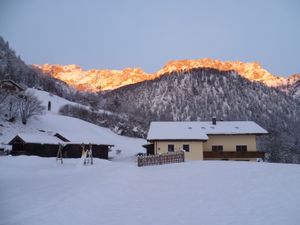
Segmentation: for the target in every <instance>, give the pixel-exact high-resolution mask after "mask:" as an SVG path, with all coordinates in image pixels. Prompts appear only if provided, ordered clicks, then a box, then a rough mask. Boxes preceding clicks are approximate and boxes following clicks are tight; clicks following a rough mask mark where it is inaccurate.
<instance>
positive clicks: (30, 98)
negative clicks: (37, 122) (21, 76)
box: [19, 92, 45, 124]
mask: <svg viewBox="0 0 300 225" xmlns="http://www.w3.org/2000/svg"><path fill="white" fill-rule="evenodd" d="M44 110H45V107H44V106H43V105H42V102H41V101H40V100H39V99H38V98H37V97H36V96H35V95H34V94H33V93H31V92H27V94H26V96H25V97H24V98H23V99H22V100H21V101H20V102H19V112H20V116H21V120H22V123H23V124H26V123H27V120H28V119H29V118H30V117H32V116H34V115H41V114H43V112H44Z"/></svg>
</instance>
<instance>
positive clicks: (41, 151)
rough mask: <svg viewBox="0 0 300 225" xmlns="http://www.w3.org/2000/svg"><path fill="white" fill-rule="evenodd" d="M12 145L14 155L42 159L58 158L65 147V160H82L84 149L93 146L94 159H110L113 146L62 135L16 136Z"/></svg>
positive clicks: (10, 143)
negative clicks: (109, 153)
mask: <svg viewBox="0 0 300 225" xmlns="http://www.w3.org/2000/svg"><path fill="white" fill-rule="evenodd" d="M8 144H9V145H12V150H11V154H12V155H37V156H42V157H56V156H57V152H58V149H59V145H62V146H63V149H62V153H63V156H64V157H65V158H80V157H81V154H82V148H84V149H88V148H89V147H90V145H91V147H92V150H93V157H96V158H101V159H108V151H109V149H110V147H112V146H113V145H110V144H103V143H101V141H100V142H90V141H89V140H84V139H82V140H80V141H72V140H69V139H67V138H65V137H64V136H62V135H61V134H58V133H56V134H54V135H49V134H39V133H36V134H27V133H20V134H18V135H16V136H15V137H14V138H13V139H12V140H11V141H10V142H9V143H8Z"/></svg>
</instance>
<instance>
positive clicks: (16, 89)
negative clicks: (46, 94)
mask: <svg viewBox="0 0 300 225" xmlns="http://www.w3.org/2000/svg"><path fill="white" fill-rule="evenodd" d="M0 88H1V89H3V90H5V91H9V92H12V93H20V92H24V91H25V89H26V88H24V87H22V86H21V85H19V84H17V83H16V82H14V81H12V80H1V81H0Z"/></svg>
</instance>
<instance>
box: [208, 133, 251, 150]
mask: <svg viewBox="0 0 300 225" xmlns="http://www.w3.org/2000/svg"><path fill="white" fill-rule="evenodd" d="M213 145H223V151H224V152H226V151H227V152H228V151H236V145H247V151H249V152H251V151H256V136H255V135H208V140H207V141H206V142H204V144H203V151H211V149H212V146H213Z"/></svg>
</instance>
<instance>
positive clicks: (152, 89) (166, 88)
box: [100, 69, 300, 162]
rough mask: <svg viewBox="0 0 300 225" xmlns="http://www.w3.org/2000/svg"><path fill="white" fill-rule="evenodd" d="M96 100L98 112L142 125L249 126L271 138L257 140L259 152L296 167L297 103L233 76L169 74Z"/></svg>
mask: <svg viewBox="0 0 300 225" xmlns="http://www.w3.org/2000/svg"><path fill="white" fill-rule="evenodd" d="M100 99H101V100H102V101H103V106H102V107H105V108H107V109H108V110H110V111H112V112H122V113H128V114H134V115H136V116H138V117H140V118H144V123H145V124H147V122H150V121H153V120H163V121H164V120H175V121H180V120H183V121H189V120H190V121H196V120H201V121H205V120H211V117H212V116H213V115H216V116H217V118H218V119H223V120H253V121H255V122H257V123H258V124H259V125H261V126H262V127H264V128H266V129H267V130H268V131H269V132H270V135H268V136H267V137H262V138H261V139H260V140H261V142H260V144H261V145H260V149H261V150H264V151H268V152H273V153H274V157H275V154H277V153H276V152H281V153H282V155H281V156H280V157H279V158H281V160H283V161H287V162H288V161H289V162H293V161H298V162H300V161H299V160H300V158H299V153H300V152H299V149H300V143H299V140H300V136H299V135H300V130H299V129H300V114H299V112H300V103H299V100H297V99H294V98H292V97H290V96H288V95H287V94H285V93H283V92H281V91H279V90H277V89H275V88H269V87H266V86H265V85H262V84H260V83H257V82H251V81H249V80H247V79H245V78H243V77H241V76H239V75H237V74H236V73H233V72H220V71H217V70H211V69H195V70H192V71H189V72H186V73H185V72H183V73H181V74H177V73H173V74H170V76H163V77H161V78H159V79H156V80H152V81H147V82H143V83H139V84H134V85H129V86H126V87H122V88H119V89H116V90H113V91H110V92H107V93H104V94H102V95H100ZM101 100H100V101H101ZM100 105H101V104H100ZM144 129H145V130H147V129H148V127H147V126H146V127H144ZM287 153H293V157H295V158H293V157H291V156H289V157H287V156H286V155H285V154H287ZM283 155H285V156H283ZM275 158H277V156H276V157H275ZM275 158H274V159H273V160H276V161H277V160H279V159H278V158H277V159H275ZM292 158H293V159H292Z"/></svg>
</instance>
